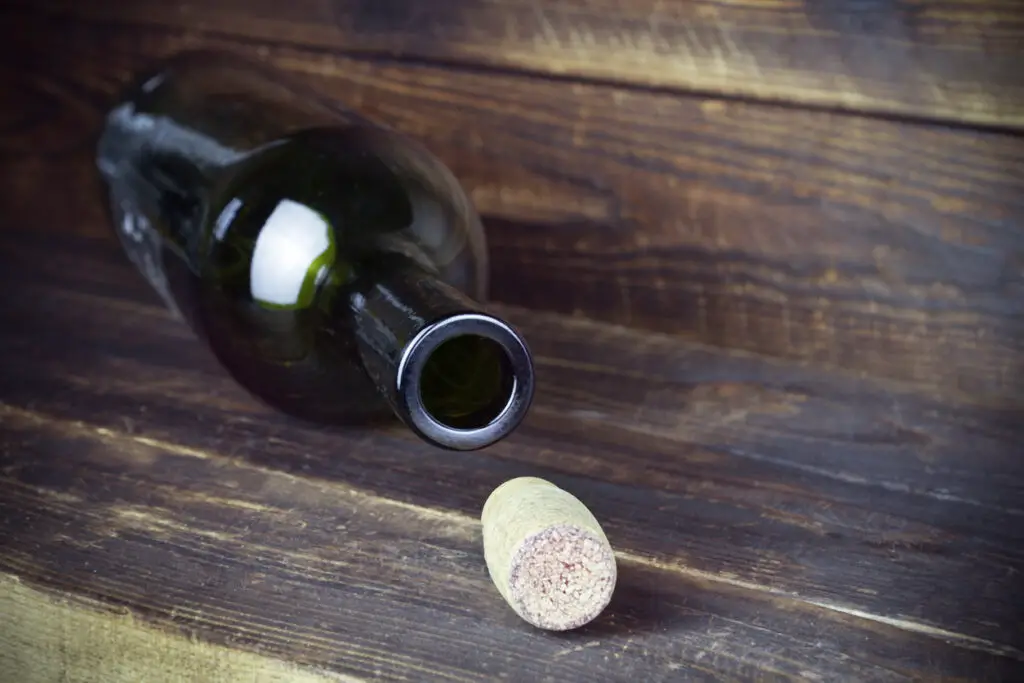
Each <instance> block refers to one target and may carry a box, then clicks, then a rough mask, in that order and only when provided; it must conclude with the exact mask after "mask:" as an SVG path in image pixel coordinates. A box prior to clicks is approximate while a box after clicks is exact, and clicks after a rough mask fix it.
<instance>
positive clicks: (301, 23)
mask: <svg viewBox="0 0 1024 683" xmlns="http://www.w3.org/2000/svg"><path fill="white" fill-rule="evenodd" d="M16 4H19V5H22V6H28V7H31V8H32V9H33V10H35V11H45V12H46V13H47V14H48V15H49V16H53V17H60V18H68V19H72V18H73V19H90V20H94V19H101V20H104V21H114V22H118V23H121V24H123V25H126V26H131V25H143V26H161V27H170V28H175V29H181V30H186V31H206V32H212V33H219V34H224V35H231V36H236V37H238V38H239V39H244V40H249V41H257V42H261V43H291V44H297V45H302V46H304V47H313V48H320V49H325V50H330V51H332V52H335V53H348V54H373V55H381V56H388V57H397V58H400V59H407V60H426V61H434V62H443V63H455V64H464V65H472V66H485V67H491V68H496V69H501V70H518V71H528V72H533V73H537V74H549V75H553V76H558V77H568V78H584V79H598V80H602V81H613V82H619V83H626V84H634V85H643V86H650V87H658V88H678V89H686V90H696V91H701V92H707V93H715V94H719V95H729V96H734V97H743V98H755V99H762V100H771V101H788V102H798V103H802V104H809V105H815V106H821V107H830V108H831V107H835V108H843V109H854V110H859V111H866V112H878V113H886V114H897V115H903V116H918V117H928V118H937V119H945V120H953V121H964V122H971V123H981V124H993V125H1005V126H1015V127H1021V126H1024V80H1022V79H1021V77H1020V69H1019V65H1020V61H1021V59H1022V58H1024V51H1022V49H1021V47H1020V45H1021V38H1022V36H1024V5H1022V4H1021V3H1019V2H1017V0H980V1H978V2H971V3H963V2H960V1H958V0H924V1H923V2H922V1H920V0H899V1H895V2H878V1H869V2H863V1H860V2H851V1H845V2H844V1H839V2H824V3H823V2H815V3H802V2H780V1H776V0H772V1H767V2H724V3H723V2H718V3H711V2H674V3H666V2H662V1H661V0H629V1H628V2H622V1H613V0H549V1H547V2H535V1H533V0H457V1H456V0H449V1H446V2H429V3H427V2H418V1H417V0H388V1H387V2H381V1H380V0H348V1H344V2H340V1H337V0H293V1H292V2H284V3H282V2H277V1H276V0H257V1H255V2H254V1H253V0H216V2H207V3H201V2H179V1H177V0H174V1H172V0H135V1H133V2H131V3H125V2H120V1H119V0H92V1H91V2H86V3H83V2H77V1H76V0H42V1H39V0H17V2H16Z"/></svg>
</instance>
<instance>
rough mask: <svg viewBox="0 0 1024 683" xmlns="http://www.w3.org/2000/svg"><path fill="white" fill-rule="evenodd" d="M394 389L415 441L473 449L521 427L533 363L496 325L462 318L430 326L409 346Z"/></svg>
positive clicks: (493, 321)
mask: <svg viewBox="0 0 1024 683" xmlns="http://www.w3.org/2000/svg"><path fill="white" fill-rule="evenodd" d="M397 389H398V396H400V397H401V399H400V404H401V408H402V412H403V413H404V415H403V417H404V418H405V419H406V422H407V423H408V424H409V426H410V427H411V428H412V429H414V430H415V431H416V432H418V433H419V434H420V436H422V437H423V438H425V439H426V440H428V441H430V442H432V443H434V444H436V445H438V446H441V447H443V448H449V449H452V450H473V449H478V448H483V447H485V446H488V445H490V444H493V443H494V442H496V441H498V440H500V439H502V438H504V437H505V436H507V435H508V434H509V433H511V432H512V431H513V430H514V429H515V428H516V427H517V426H518V425H519V423H520V422H522V420H523V418H524V417H525V416H526V413H527V411H528V410H529V407H530V403H531V401H532V398H533V363H532V361H531V358H530V353H529V350H528V349H527V348H526V345H525V343H524V342H523V340H522V339H521V338H520V337H519V335H517V334H516V333H515V332H514V331H513V330H512V329H511V328H510V327H509V326H508V325H506V324H505V323H504V322H502V321H501V320H498V319H497V318H493V317H490V316H488V315H483V314H479V313H465V314H459V315H454V316H450V317H448V318H444V319H443V320H440V321H438V322H435V323H433V324H431V325H427V326H426V327H425V328H424V329H423V330H421V331H420V333H419V334H417V335H416V337H415V338H413V340H412V342H410V343H409V344H408V346H406V348H405V350H404V352H403V354H402V358H401V359H400V361H399V367H398V387H397Z"/></svg>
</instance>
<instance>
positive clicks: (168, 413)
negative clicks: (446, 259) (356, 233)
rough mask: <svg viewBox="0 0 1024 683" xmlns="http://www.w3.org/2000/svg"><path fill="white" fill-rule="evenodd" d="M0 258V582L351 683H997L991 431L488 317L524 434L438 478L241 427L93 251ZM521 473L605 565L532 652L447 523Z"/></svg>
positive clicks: (551, 323) (1011, 590) (977, 423)
mask: <svg viewBox="0 0 1024 683" xmlns="http://www.w3.org/2000/svg"><path fill="white" fill-rule="evenodd" d="M0 253H2V256H0V289H2V291H5V292H13V291H17V292H19V296H16V297H14V296H8V297H6V298H4V299H0V330H3V333H2V335H0V356H2V357H4V358H7V359H18V362H12V363H5V364H4V365H3V366H2V367H0V404H2V407H0V423H2V426H3V429H2V431H0V434H3V436H2V437H0V438H2V439H3V444H4V448H3V451H2V453H3V467H2V471H3V475H2V477H3V479H2V480H0V507H4V506H6V507H5V510H4V512H3V513H0V520H5V519H6V520H7V522H6V523H4V524H0V537H2V538H4V542H3V543H2V544H0V546H2V547H4V548H6V549H7V550H4V551H0V566H3V567H5V569H6V570H7V571H15V572H17V573H18V575H20V576H25V577H27V578H28V579H31V580H33V581H38V582H40V583H41V584H43V585H45V586H49V587H51V588H58V589H62V590H64V589H69V588H71V586H74V585H77V586H80V590H85V592H86V593H87V594H88V595H89V596H91V597H96V598H101V599H105V600H109V601H113V602H115V603H116V604H122V605H125V606H128V607H130V608H131V609H133V610H137V611H139V612H140V613H142V614H145V615H147V618H148V619H152V620H154V621H155V622H156V623H160V624H168V623H172V622H173V624H174V625H176V626H178V627H182V628H187V629H196V630H198V631H200V632H202V633H203V634H204V635H205V636H207V637H209V638H214V639H218V638H219V639H226V640H229V641H230V642H231V643H233V645H234V646H236V647H246V646H249V647H254V646H256V645H258V646H259V647H260V648H261V649H264V650H265V649H267V648H269V649H270V650H271V651H272V652H275V653H277V654H278V655H279V656H281V657H284V658H286V659H288V660H291V661H299V662H303V663H311V664H320V665H326V666H329V667H331V668H337V669H340V670H345V671H350V672H352V673H356V674H361V675H370V674H371V673H372V672H373V671H375V670H377V669H380V668H382V667H383V670H384V671H385V672H386V673H387V674H388V676H394V677H398V676H399V675H400V674H404V675H412V673H413V672H415V671H417V670H419V671H421V672H423V674H424V676H425V677H427V678H429V679H435V678H436V679H438V680H447V679H455V680H460V679H463V678H467V677H469V676H471V675H474V674H475V675H482V674H483V673H484V672H487V671H490V672H501V671H505V672H507V673H515V674H517V675H518V673H519V672H521V671H524V670H529V671H532V672H534V675H537V676H541V677H544V676H549V677H551V678H552V679H556V678H557V679H559V680H576V679H574V678H572V673H571V672H572V671H576V672H577V675H579V676H582V678H580V679H579V680H590V679H589V678H588V676H589V674H585V672H588V671H593V670H595V669H594V668H593V667H601V669H602V670H605V668H607V670H608V671H609V676H610V677H611V678H610V680H625V679H626V678H629V677H631V676H632V677H634V678H635V677H637V676H640V677H643V678H644V679H645V680H678V676H683V675H700V676H706V677H708V678H711V679H720V678H728V677H733V678H739V679H743V680H748V679H753V678H757V677H758V676H768V677H770V676H771V674H773V673H777V674H779V675H781V676H789V677H792V676H803V677H804V678H805V679H806V678H811V679H813V678H814V677H815V676H817V677H819V678H820V679H821V680H834V679H836V678H837V677H839V678H841V677H853V678H857V679H859V680H888V679H893V680H896V679H899V678H900V677H901V676H911V677H917V678H921V679H929V678H933V677H934V676H936V675H938V673H942V674H944V675H947V676H960V677H963V678H965V679H968V680H993V681H994V680H1009V679H1008V678H1006V677H1007V676H1009V675H1010V672H1014V671H1020V672H1022V673H1024V631H1022V630H1021V623H1022V620H1021V616H1022V615H1021V605H1022V604H1024V600H1022V598H1024V592H1022V588H1024V586H1022V584H1021V580H1020V571H1021V569H1022V567H1024V555H1022V549H1024V546H1022V541H1024V532H1022V531H1021V528H1022V527H1021V526H1020V524H1019V521H1020V519H1021V517H1022V516H1024V510H1021V509H1020V507H1019V506H1020V502H1021V500H1022V496H1021V492H1022V489H1024V463H1021V461H1020V457H1019V455H1020V448H1019V444H1020V443H1021V438H1022V436H1024V420H1022V419H1021V417H1022V415H1021V413H1020V412H1010V411H1005V410H996V409H991V408H981V407H977V406H975V407H970V406H964V405H959V404H957V403H955V402H951V401H948V400H937V399H933V398H928V397H925V396H922V395H919V394H916V393H912V392H908V391H901V390H899V389H898V388H896V387H889V386H880V385H878V384H877V383H875V382H869V381H863V380H856V379H852V378H849V377H846V376H844V375H833V374H829V373H827V372H822V371H821V370H816V369H814V368H809V367H802V366H797V365H792V364H786V363H780V362H778V361H771V360H767V359H756V358H752V357H748V356H743V355H735V354H732V353H728V352H721V351H713V350H710V349H707V348H704V347H696V346H691V345H688V344H685V343H681V342H679V341H678V340H677V339H674V338H672V337H668V336H658V335H650V334H645V333H640V332H636V331H629V330H625V329H622V328H615V327H606V326H601V325H598V324H594V323H587V322H583V321H576V320H571V319H566V318H562V317H558V316H550V315H545V314H538V313H531V312H527V311H523V310H519V309H503V310H502V312H503V313H505V314H506V315H508V316H509V317H510V318H511V319H512V320H513V321H514V322H515V323H516V324H518V325H519V326H520V328H521V329H522V330H523V331H524V333H525V334H526V336H527V338H528V339H529V341H530V343H531V345H533V346H534V347H535V350H536V353H537V357H538V380H539V382H540V383H541V384H540V386H541V387H543V389H542V391H541V392H540V393H539V395H538V398H537V404H536V407H535V410H534V411H533V413H532V415H531V417H530V418H528V421H527V423H526V424H525V425H524V426H523V427H522V429H521V430H520V432H519V433H517V435H515V436H514V437H512V438H510V439H509V440H507V441H505V442H503V443H501V444H499V445H497V446H495V447H493V448H491V449H488V450H487V451H486V452H481V453H462V454H460V453H442V452H438V451H435V450H433V449H429V448H426V447H425V446H423V445H422V444H420V443H419V442H417V441H416V440H415V439H414V438H413V437H411V436H409V435H408V434H406V433H405V431H404V430H402V429H400V428H397V427H396V428H394V429H385V430H376V431H371V430H348V431H345V432H338V431H334V430H324V429H320V428H316V427H312V426H309V425H304V424H300V423H298V422H296V421H294V420H291V419H288V418H285V417H283V416H280V415H277V414H275V413H273V412H271V411H269V410H268V409H266V408H264V407H262V406H261V405H259V404H258V403H256V402H255V401H254V400H252V399H251V398H249V397H248V396H247V395H245V394H244V392H243V391H242V390H240V389H239V388H238V387H237V386H236V385H235V384H234V383H233V382H232V381H231V380H230V379H229V378H228V377H227V376H226V375H225V374H224V373H223V371H222V370H221V369H220V368H219V367H218V366H217V365H216V363H215V362H214V361H213V360H212V357H211V356H210V355H209V354H208V353H207V352H206V350H205V349H204V348H203V347H202V346H201V345H200V344H199V343H198V342H197V341H196V340H195V339H193V338H192V335H191V333H190V332H189V331H188V330H187V328H185V326H184V325H183V324H182V323H180V322H178V321H176V320H174V319H172V318H171V317H170V315H169V314H168V313H166V312H165V311H164V310H163V309H162V308H161V307H160V306H159V304H158V303H157V300H156V297H155V296H154V295H152V294H151V293H150V292H149V291H148V290H147V289H146V287H145V285H144V284H143V283H142V281H141V278H140V277H139V276H138V275H136V274H135V273H134V272H133V271H132V270H131V269H130V267H129V266H128V265H127V263H126V262H125V261H124V259H123V258H122V257H121V255H120V253H119V252H118V247H117V246H116V245H115V244H114V243H113V242H112V241H111V240H109V239H106V240H105V239H99V240H96V239H87V238H77V237H72V236H70V235H63V236H61V235H55V234H51V235H46V234H40V235H31V234H28V233H24V232H21V231H13V232H12V231H7V232H6V233H3V234H2V236H0ZM69 340H73V343H70V344H69ZM521 474H537V475H539V476H545V477H548V478H550V479H552V480H553V481H555V482H557V483H559V484H560V485H563V486H565V487H567V488H569V490H571V491H573V492H574V493H576V494H577V495H578V496H580V497H581V498H582V499H583V500H584V501H585V502H586V503H587V504H588V505H589V506H590V507H591V509H592V510H593V511H594V512H595V514H596V515H598V517H599V518H600V519H601V520H602V523H604V524H605V528H606V530H607V532H608V534H609V537H610V538H611V539H612V542H613V544H614V545H615V547H616V548H617V550H618V551H619V553H620V560H621V561H622V563H623V567H624V569H623V572H624V579H623V581H624V585H623V589H622V591H621V593H620V596H619V602H618V603H617V604H618V607H616V608H615V609H613V610H611V611H610V613H609V616H608V617H607V620H606V621H603V622H601V623H599V624H597V625H595V626H594V627H593V629H592V630H590V631H587V632H585V633H584V634H579V635H577V636H570V637H568V638H558V637H547V636H541V635H539V634H537V633H532V632H530V631H529V630H528V629H525V628H524V627H523V626H522V625H521V624H519V623H517V620H516V619H515V618H514V617H513V616H510V614H509V613H506V611H505V609H506V608H504V607H503V605H502V603H501V602H500V600H499V599H498V598H497V596H496V594H493V593H491V592H490V591H491V589H490V588H489V585H488V583H487V577H486V571H485V569H484V566H483V564H482V561H481V558H480V557H479V549H478V538H477V533H478V530H477V527H476V522H475V518H476V516H477V515H478V514H479V507H480V505H482V502H483V500H484V498H486V495H487V493H488V492H489V491H490V490H491V489H492V488H493V487H494V486H496V485H497V484H499V483H500V482H501V481H504V480H505V479H507V478H509V477H513V476H517V475H521ZM129 559H131V561H130V562H129ZM97 563H99V565H98V564H97ZM105 566H109V567H111V568H112V567H115V566H116V567H126V569H124V570H123V571H124V572H126V574H124V575H122V573H121V571H120V570H119V572H117V573H116V576H117V578H116V579H114V578H112V573H114V572H113V570H112V569H111V570H110V571H105V570H103V569H102V567H105ZM97 567H100V569H99V570H97ZM69 572H70V573H69ZM449 573H451V577H450V578H447V579H446V578H443V577H444V576H445V575H447V574H449ZM373 615H376V616H373ZM172 616H173V618H172ZM371 618H372V620H371ZM368 623H373V624H375V626H373V627H372V628H368V627H367V626H366V624H368ZM453 640H454V641H455V642H456V643H457V646H452V648H453V649H449V650H445V649H443V648H442V647H441V645H440V643H443V642H452V641H453ZM591 641H595V642H596V643H597V644H595V645H588V643H590V642H591ZM399 642H401V643H402V645H401V646H400V647H399V646H398V645H397V643H399ZM392 643H395V644H392ZM584 645H586V647H580V646H584ZM578 647H580V649H578V650H577V649H576V648H578ZM531 650H532V651H536V652H538V653H539V654H537V655H536V657H535V658H534V659H530V658H529V657H528V656H527V654H526V653H527V652H529V651H531ZM563 651H565V652H566V654H563V655H560V656H557V657H556V655H557V654H558V653H559V652H563ZM392 653H393V654H392ZM616 654H617V655H619V656H618V657H616V656H615V655H616ZM570 655H571V657H570ZM565 657H569V661H568V662H563V661H562V660H563V658H565ZM573 658H575V659H573ZM606 658H607V659H606ZM570 663H571V664H572V666H570ZM417 667H419V669H417ZM523 667H527V668H526V669H524V668H523ZM529 667H534V668H532V669H531V668H529ZM563 667H564V668H563ZM679 672H683V673H679ZM698 680H699V678H698Z"/></svg>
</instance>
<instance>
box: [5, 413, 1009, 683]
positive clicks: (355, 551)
mask: <svg viewBox="0 0 1024 683" xmlns="http://www.w3.org/2000/svg"><path fill="white" fill-rule="evenodd" d="M4 422H5V427H6V429H7V431H6V434H7V435H8V439H9V441H8V444H10V445H11V446H15V447H16V448H10V449H9V453H8V456H7V459H6V462H5V471H4V474H3V475H2V476H0V511H2V513H3V517H0V519H4V520H7V521H6V522H5V524H4V525H3V527H2V529H0V538H3V540H4V545H3V551H2V552H0V568H2V569H3V570H4V571H8V572H11V571H13V572H16V575H17V576H18V577H19V581H20V582H21V583H22V584H23V585H24V584H28V585H31V586H35V587H38V588H37V589H36V590H40V589H41V590H44V591H47V592H54V593H55V594H56V595H62V596H67V595H71V596H78V597H76V598H75V601H76V602H80V601H81V600H82V598H83V597H84V598H85V599H87V600H88V601H89V602H90V603H92V604H95V603H96V602H98V603H100V604H106V605H108V606H112V607H115V608H117V609H119V610H120V611H121V612H122V613H126V614H127V615H130V616H131V617H132V618H133V619H134V620H135V621H136V622H137V623H139V624H140V625H142V624H145V625H146V626H147V627H149V628H152V627H157V628H160V629H163V630H169V631H171V632H178V633H180V634H181V635H184V636H187V637H188V638H189V639H190V640H192V641H193V642H198V643H203V645H198V646H194V647H191V648H187V649H185V650H184V651H183V652H182V655H183V656H184V661H177V662H172V661H169V662H168V663H167V667H168V669H169V670H170V671H174V672H184V671H186V669H185V668H183V664H186V663H188V662H190V661H194V660H196V659H200V655H201V654H205V653H208V652H209V651H210V650H214V651H216V646H224V645H226V646H228V647H229V648H231V649H232V650H234V651H241V652H239V653H238V654H236V655H235V657H234V659H236V660H241V662H244V663H246V664H251V665H253V667H254V668H255V672H256V673H258V674H262V675H263V678H258V679H257V680H266V679H269V678H270V676H269V675H268V673H272V672H274V671H275V670H277V671H280V670H281V668H283V667H282V665H281V664H280V663H279V662H276V661H274V660H283V661H286V662H290V663H292V665H293V666H294V665H296V664H298V665H301V666H304V667H309V666H313V667H317V668H319V669H323V670H326V671H327V672H334V673H336V674H341V675H342V676H345V680H351V679H356V680H378V681H393V680H407V679H414V680H418V681H474V680H481V679H483V678H486V679H499V678H506V677H509V678H513V679H516V680H518V679H519V678H525V677H527V676H529V677H530V678H531V679H532V680H543V681H556V680H557V681H588V680H593V678H592V675H593V672H595V671H601V672H602V680H608V681H629V680H636V679H637V677H640V678H642V679H643V680H649V681H671V680H680V679H685V680H695V681H705V680H707V681H713V680H723V679H740V680H796V679H799V680H835V679H837V678H845V677H854V678H856V679H859V680H877V681H902V680H906V679H907V678H908V677H917V678H922V679H934V678H935V677H937V676H946V677H949V678H950V679H952V678H956V679H958V680H973V681H998V680H1005V678H1004V677H1006V676H1010V675H1012V673H1013V672H1014V671H1019V670H1020V666H1019V663H1016V662H1014V661H1013V660H1011V659H1009V658H1004V657H997V656H994V655H990V654H987V653H984V652H979V651H977V650H971V649H964V648H958V647H952V646H942V645H940V643H939V642H937V641H936V640H934V639H932V638H931V637H929V636H928V635H924V634H918V633H913V632H907V631H905V630H903V629H900V628H898V627H895V626H891V625H885V624H879V623H876V622H872V621H869V620H864V619H858V618H856V617H851V616H849V615H845V614H842V613H840V612H837V611H834V610H822V609H818V608H815V607H813V606H809V605H806V604H804V603H801V602H800V601H796V600H792V599H790V598H787V597H785V596H779V595H772V594H771V593H768V592H765V591H751V590H746V589H744V588H740V587H736V586H732V585H729V584H727V583H722V582H716V581H709V580H706V579H702V578H699V577H690V576H685V575H682V574H679V573H678V572H674V571H671V570H666V569H660V568H656V567H652V566H650V565H649V564H647V563H644V562H637V561H635V560H632V559H629V558H626V559H625V561H624V562H623V572H622V575H621V581H620V586H619V590H618V592H617V595H616V600H615V602H614V603H613V604H612V605H611V606H610V607H609V610H608V611H607V612H606V613H605V615H604V616H603V617H602V618H601V619H599V620H598V621H596V622H594V623H592V624H591V625H589V626H588V627H586V628H585V629H583V630H581V631H579V632H574V633H570V634H565V635H562V636H557V637H556V636H552V635H551V634H545V633H543V632H540V631H537V630H535V629H531V628H529V627H524V626H523V625H522V623H521V622H520V621H519V619H518V617H516V616H515V615H514V614H512V613H511V611H510V610H509V609H508V607H507V605H505V603H504V602H502V600H501V598H500V597H499V596H498V595H497V593H496V592H495V591H494V588H493V586H492V585H491V584H490V582H489V580H488V578H487V574H486V570H485V569H483V558H482V556H481V554H480V550H479V538H478V535H479V529H478V528H477V525H476V522H475V520H474V519H472V518H470V517H468V516H463V515H461V514H458V513H453V512H448V511H445V510H440V509H435V508H429V507H419V506H415V505H409V504H406V503H397V502H396V501H393V500H389V499H387V498H381V497H378V496H376V495H373V494H368V493H366V492H364V491H361V490H359V489H356V488H352V487H351V486H349V485H348V484H346V483H345V482H340V481H331V480H328V481H324V480H319V479H318V478H316V477H309V476H299V477H296V476H291V475H288V474H287V473H285V472H282V471H278V470H273V469H264V468H260V467H256V466H253V465H252V464H250V463H247V462H245V461H244V460H239V459H231V458H228V457H225V455H222V454H218V453H207V452H200V451H196V450H193V449H183V448H180V447H175V446H172V445H165V444H159V443H156V442H153V441H147V440H145V439H142V438H139V437H137V436H135V437H133V436H131V435H126V434H123V433H114V432H111V431H109V430H107V431H103V430H96V429H95V428H92V427H89V426H86V425H81V424H75V423H69V422H64V421H56V422H53V421H40V420H39V419H38V417H37V416H36V415H34V414H24V415H21V414H19V415H12V413H11V412H10V411H8V412H6V414H5V421H4ZM58 463H59V466H56V465H58ZM12 512H13V513H16V515H14V516H12V514H11V513H12ZM13 520H17V523H12V521H13ZM8 595H9V594H8ZM72 604H74V603H72ZM69 622H70V623H69V625H73V624H74V623H75V620H69ZM30 625H31V624H19V625H17V626H16V629H15V634H16V637H18V636H21V637H25V638H27V639H31V638H33V637H38V634H37V633H35V632H33V631H28V630H27V628H28V627H29V626H30ZM66 641H67V638H65V642H66ZM3 642H4V641H3V640H0V643H3ZM72 642H73V641H72ZM110 644H111V643H110V641H109V640H101V642H99V643H98V646H99V648H100V650H101V651H105V650H107V649H108V648H109V647H110ZM211 646H212V647H211ZM252 650H258V651H259V653H260V654H261V656H262V660H263V661H262V662H260V661H253V660H252V658H249V661H248V662H247V661H246V659H247V658H245V657H244V656H242V653H244V652H245V651H252ZM204 651H205V653H204ZM10 653H11V650H10V649H5V650H4V651H3V652H2V656H3V657H10V656H11V655H10ZM51 656H52V655H51ZM262 667H265V670H264V669H263V668H262ZM90 671H93V672H94V671H96V667H95V666H93V665H91V664H89V663H85V664H83V666H81V667H80V668H78V669H70V670H69V671H68V673H69V674H71V675H73V676H75V675H76V674H81V673H83V672H84V673H85V675H88V673H89V672H90ZM209 673H210V674H211V675H212V674H213V673H216V672H215V670H211V671H209ZM75 679H76V680H81V678H80V677H79V676H75ZM147 680H149V678H148V677H147ZM214 680H218V679H214ZM220 680H229V679H220Z"/></svg>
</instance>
